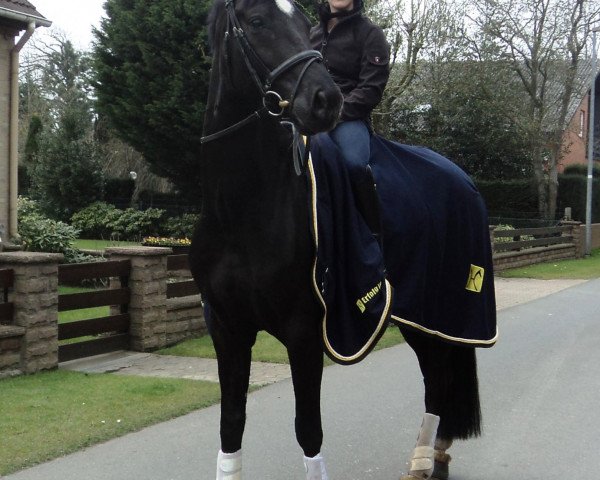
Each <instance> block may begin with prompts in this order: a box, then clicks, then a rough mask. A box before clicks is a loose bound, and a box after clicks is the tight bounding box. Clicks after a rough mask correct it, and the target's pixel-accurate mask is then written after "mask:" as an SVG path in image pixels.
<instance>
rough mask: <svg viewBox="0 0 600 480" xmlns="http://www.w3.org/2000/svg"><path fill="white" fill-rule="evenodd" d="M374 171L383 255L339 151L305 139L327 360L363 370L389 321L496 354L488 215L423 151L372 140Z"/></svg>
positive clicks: (453, 173) (450, 171)
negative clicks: (358, 204)
mask: <svg viewBox="0 0 600 480" xmlns="http://www.w3.org/2000/svg"><path fill="white" fill-rule="evenodd" d="M371 168H372V170H373V174H374V176H375V180H376V183H377V192H378V195H379V199H380V204H381V212H382V219H383V230H384V232H383V252H382V249H381V248H380V245H379V244H378V243H377V241H376V239H375V238H374V237H373V235H371V232H370V231H369V229H368V227H367V226H366V224H365V223H364V220H363V219H362V217H361V215H360V214H359V213H358V212H357V210H356V207H355V203H354V196H353V193H352V189H351V185H350V180H349V178H348V173H347V171H346V170H345V167H344V165H343V161H342V160H341V159H340V158H339V151H338V149H337V147H336V146H335V144H334V143H333V142H332V141H331V139H330V138H329V136H328V135H327V134H320V135H316V136H315V137H313V138H312V141H311V161H310V162H309V174H310V179H311V186H312V201H313V224H314V225H313V228H314V234H315V241H316V243H317V258H316V264H315V272H314V273H315V275H314V277H315V278H314V283H315V290H316V292H317V294H318V296H319V297H320V299H321V300H322V302H323V305H324V308H325V315H324V319H323V341H324V347H325V352H326V353H327V355H328V356H329V357H330V358H332V359H333V360H334V361H336V362H338V363H342V364H350V363H355V362H357V361H360V360H361V359H362V358H364V357H365V356H366V355H367V354H368V353H369V351H370V350H371V349H372V348H373V347H374V346H375V344H376V342H377V340H378V339H379V338H380V337H381V335H382V334H383V332H384V330H385V327H386V325H387V323H388V321H389V320H391V321H393V322H396V323H399V324H401V325H404V326H406V327H410V328H413V329H416V330H418V331H420V332H423V333H425V334H428V335H434V336H436V337H438V338H440V339H442V340H444V341H448V342H452V343H456V344H462V345H467V346H474V347H490V346H492V345H494V343H495V342H496V339H497V328H496V304H495V295H494V278H493V267H492V251H491V244H490V236H489V226H488V219H487V211H486V208H485V204H484V202H483V199H482V198H481V196H480V194H479V192H478V191H477V189H476V188H475V186H474V184H473V182H472V181H471V179H470V178H469V177H468V175H466V174H465V173H464V172H463V171H462V170H461V169H460V168H459V167H457V166H456V165H455V164H453V163H452V162H451V161H450V160H448V159H447V158H445V157H442V156H441V155H439V154H437V153H435V152H433V151H431V150H429V149H426V148H421V147H412V146H407V145H400V144H397V143H394V142H390V141H388V140H385V139H383V138H381V137H378V136H372V139H371ZM390 285H391V286H390ZM392 287H393V288H392ZM392 290H393V294H392Z"/></svg>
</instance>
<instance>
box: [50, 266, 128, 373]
mask: <svg viewBox="0 0 600 480" xmlns="http://www.w3.org/2000/svg"><path fill="white" fill-rule="evenodd" d="M130 270H131V262H130V261H129V260H117V261H108V262H93V263H82V264H73V265H60V266H59V268H58V283H59V285H73V284H79V283H81V282H82V281H83V280H92V279H104V278H110V277H118V278H119V280H120V288H112V289H104V290H96V289H95V290H94V291H89V292H82V293H70V294H61V295H59V296H58V311H59V312H65V311H68V310H79V309H83V308H92V307H103V306H115V305H118V306H119V313H118V314H115V315H108V316H104V317H99V318H92V319H89V320H78V321H74V322H69V323H61V324H59V326H58V340H59V341H61V340H62V341H64V340H71V339H80V340H79V341H74V342H69V343H63V344H60V345H59V347H58V360H59V362H64V361H67V360H73V359H76V358H82V357H87V356H91V355H98V354H100V353H107V352H111V351H114V350H121V349H124V350H127V349H129V324H130V318H129V313H128V306H129V298H130V294H131V292H130V290H129V287H128V281H129V274H130ZM90 336H93V337H94V338H93V339H89V337H90Z"/></svg>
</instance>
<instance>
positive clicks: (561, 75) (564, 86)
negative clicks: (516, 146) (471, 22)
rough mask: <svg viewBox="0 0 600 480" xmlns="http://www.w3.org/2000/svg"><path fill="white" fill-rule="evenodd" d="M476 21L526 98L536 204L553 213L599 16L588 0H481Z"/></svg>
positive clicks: (524, 123) (524, 121)
mask: <svg viewBox="0 0 600 480" xmlns="http://www.w3.org/2000/svg"><path fill="white" fill-rule="evenodd" d="M473 10H474V11H475V12H476V15H475V16H474V17H473V18H474V19H475V23H476V24H477V25H478V26H479V27H480V28H481V30H482V31H485V33H486V34H488V35H489V36H491V37H492V38H493V39H495V40H496V42H497V44H498V46H499V47H500V58H501V59H503V60H505V61H507V62H509V64H510V65H511V68H512V69H513V71H514V72H515V73H516V74H517V76H518V78H519V79H520V81H521V86H522V89H523V91H524V92H525V93H526V98H527V101H528V105H527V111H526V115H525V116H524V117H523V118H521V119H520V122H521V126H522V128H523V129H525V131H526V132H527V136H528V139H529V146H530V152H531V159H532V167H533V172H534V175H535V179H536V182H537V186H538V199H539V200H538V210H539V213H540V215H541V216H542V217H543V218H554V215H555V212H556V197H557V187H558V164H559V161H560V158H561V156H562V155H563V154H564V152H563V149H562V135H563V132H564V130H565V128H566V124H567V122H568V121H569V120H570V119H569V118H567V115H568V113H569V105H570V104H571V101H572V98H573V94H574V90H575V82H576V79H577V71H578V69H579V67H580V63H581V59H582V52H583V49H584V46H585V42H586V40H587V34H588V32H589V28H590V24H591V23H592V22H593V21H595V20H596V19H597V18H598V8H597V4H596V3H595V2H593V1H590V0H483V1H476V2H474V5H473Z"/></svg>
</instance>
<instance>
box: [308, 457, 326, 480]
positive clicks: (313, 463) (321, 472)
mask: <svg viewBox="0 0 600 480" xmlns="http://www.w3.org/2000/svg"><path fill="white" fill-rule="evenodd" d="M304 470H305V471H306V480H328V477H327V471H326V469H325V460H324V459H323V456H322V455H321V454H320V453H319V454H318V455H315V456H314V457H312V458H310V457H307V456H304Z"/></svg>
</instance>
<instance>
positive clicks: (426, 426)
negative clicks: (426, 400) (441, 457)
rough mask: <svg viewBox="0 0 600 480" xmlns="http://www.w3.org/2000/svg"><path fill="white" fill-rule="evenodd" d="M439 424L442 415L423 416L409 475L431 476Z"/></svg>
mask: <svg viewBox="0 0 600 480" xmlns="http://www.w3.org/2000/svg"><path fill="white" fill-rule="evenodd" d="M439 424H440V417H438V416H437V415H431V414H430V413H426V414H425V415H424V416H423V423H422V424H421V430H420V431H419V437H418V438H417V446H416V447H415V449H414V450H413V454H412V458H411V460H410V467H409V471H408V475H409V477H414V478H419V479H427V478H429V477H431V474H432V473H433V467H434V462H433V457H434V444H435V436H436V433H437V429H438V425H439Z"/></svg>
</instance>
